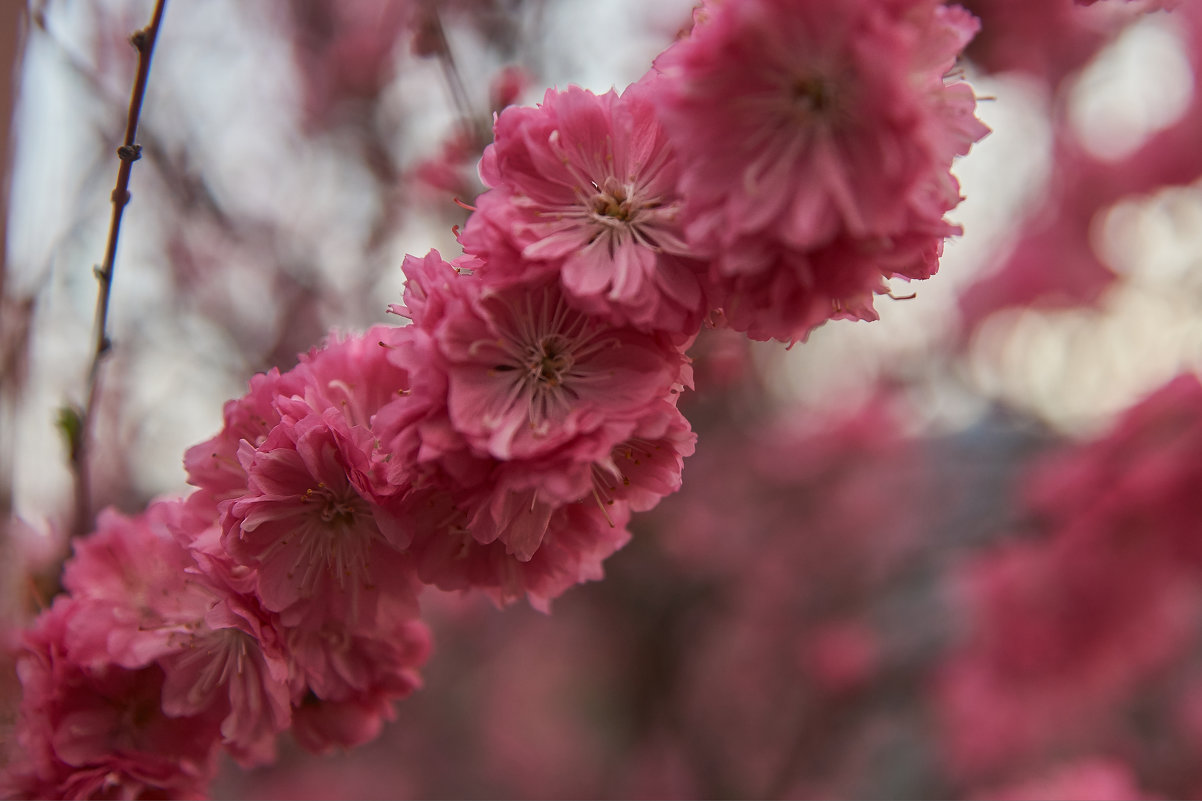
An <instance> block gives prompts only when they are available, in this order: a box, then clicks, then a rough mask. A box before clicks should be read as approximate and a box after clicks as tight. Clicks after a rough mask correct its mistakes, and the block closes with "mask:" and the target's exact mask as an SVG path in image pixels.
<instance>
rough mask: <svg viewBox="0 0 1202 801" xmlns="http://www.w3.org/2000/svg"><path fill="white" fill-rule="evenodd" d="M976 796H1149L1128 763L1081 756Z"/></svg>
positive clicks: (1093, 800) (1105, 800)
mask: <svg viewBox="0 0 1202 801" xmlns="http://www.w3.org/2000/svg"><path fill="white" fill-rule="evenodd" d="M974 797H976V798H982V799H985V798H991V799H997V801H1039V799H1045V798H1060V799H1064V801H1138V799H1143V798H1152V797H1154V796H1150V795H1149V794H1148V793H1146V792H1144V791H1143V790H1141V789H1140V786H1139V783H1138V782H1137V781H1136V778H1135V775H1134V773H1133V772H1132V770H1131V768H1130V766H1128V765H1125V764H1123V763H1122V762H1120V761H1118V760H1116V759H1106V758H1102V757H1097V758H1093V759H1082V760H1080V761H1077V762H1072V763H1069V764H1067V765H1060V766H1057V767H1056V768H1054V769H1052V770H1049V771H1046V772H1043V773H1042V775H1039V776H1035V777H1032V778H1028V779H1023V780H1020V781H1017V782H1014V783H1011V784H1007V785H1004V786H1001V787H995V788H992V789H990V790H988V791H987V792H983V793H980V794H978V795H975V796H974Z"/></svg>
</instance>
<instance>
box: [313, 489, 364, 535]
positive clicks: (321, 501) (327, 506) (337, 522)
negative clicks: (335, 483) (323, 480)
mask: <svg viewBox="0 0 1202 801" xmlns="http://www.w3.org/2000/svg"><path fill="white" fill-rule="evenodd" d="M304 502H305V503H306V504H311V505H313V506H314V507H316V509H315V511H316V512H317V517H318V518H319V519H320V520H321V522H322V523H325V524H326V526H327V527H328V528H336V529H347V528H350V527H352V526H353V525H355V519H356V517H357V516H358V515H360V514H361V513H363V512H366V511H367V507H366V504H365V502H364V501H363V499H362V498H360V497H359V493H357V492H355V490H354V489H353V488H351V487H349V486H348V487H347V490H346V491H345V492H343V493H341V494H339V493H336V492H334V491H333V490H332V489H330V488H329V487H328V486H326V485H325V484H318V485H317V486H316V487H313V488H311V489H307V490H305V496H304Z"/></svg>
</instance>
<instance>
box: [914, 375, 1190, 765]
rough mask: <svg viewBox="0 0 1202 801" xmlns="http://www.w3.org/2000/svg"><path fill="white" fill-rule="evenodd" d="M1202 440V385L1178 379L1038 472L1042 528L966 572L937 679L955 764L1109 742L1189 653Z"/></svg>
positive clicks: (1028, 502) (1035, 511)
mask: <svg viewBox="0 0 1202 801" xmlns="http://www.w3.org/2000/svg"><path fill="white" fill-rule="evenodd" d="M1199 442H1202V384H1200V383H1199V382H1198V379H1197V378H1196V377H1194V376H1182V377H1180V378H1177V379H1175V380H1174V381H1172V382H1170V383H1169V384H1167V385H1166V386H1165V387H1163V388H1162V389H1160V390H1159V391H1157V392H1156V393H1154V394H1153V395H1151V396H1150V397H1149V398H1147V399H1146V400H1144V401H1143V402H1141V403H1139V404H1137V405H1136V406H1135V407H1133V408H1132V409H1131V410H1129V411H1128V412H1127V414H1126V415H1124V417H1123V418H1122V419H1121V420H1120V421H1119V422H1118V423H1117V424H1116V425H1115V426H1114V428H1113V429H1112V430H1111V431H1110V432H1109V433H1107V434H1106V435H1105V436H1102V437H1100V438H1098V439H1097V440H1095V441H1093V442H1089V443H1086V444H1084V445H1081V446H1078V447H1074V448H1071V449H1066V450H1065V451H1064V452H1062V453H1059V454H1055V455H1053V456H1051V457H1048V458H1046V459H1044V460H1043V461H1042V462H1041V463H1040V464H1039V465H1037V466H1036V468H1035V469H1033V470H1031V472H1030V473H1029V474H1028V476H1027V482H1026V483H1027V487H1026V490H1025V496H1026V497H1025V504H1024V506H1025V508H1026V510H1027V512H1028V514H1029V518H1030V520H1031V525H1032V526H1033V527H1035V528H1036V530H1037V531H1039V532H1040V533H1041V534H1042V536H1041V537H1040V538H1039V539H1028V540H1025V541H1020V542H1017V543H1013V544H1010V545H1009V546H1007V547H1004V548H1000V549H997V550H994V551H992V552H987V553H984V554H981V555H979V556H977V557H976V558H975V559H974V560H973V561H972V562H971V563H970V564H969V565H968V566H967V568H966V569H965V570H964V572H963V573H962V578H963V582H962V589H963V590H964V593H965V594H964V596H963V597H962V598H961V599H960V600H961V601H962V602H963V603H962V608H963V609H964V610H965V612H966V614H967V616H968V619H967V621H966V622H967V623H968V624H969V625H970V626H971V632H972V633H971V636H970V638H969V640H968V642H967V643H965V645H964V646H963V647H962V648H961V649H960V650H959V652H957V653H954V654H953V655H952V656H951V658H950V659H949V660H948V662H947V664H946V665H945V666H944V668H943V670H942V673H941V675H940V678H939V687H938V691H937V693H938V695H937V697H938V699H939V704H940V714H941V716H942V718H943V722H944V726H945V734H946V741H945V742H946V745H945V754H946V756H947V758H948V762H949V767H950V769H951V770H952V772H953V773H954V774H956V775H958V776H960V777H979V776H982V775H996V774H997V772H998V771H1004V770H1006V769H1014V768H1015V767H1016V766H1020V765H1023V764H1025V761H1026V760H1029V759H1031V758H1032V757H1033V756H1035V755H1037V754H1039V753H1041V752H1043V750H1044V749H1046V748H1048V747H1049V746H1051V745H1052V744H1055V746H1056V747H1057V748H1058V749H1070V750H1072V751H1075V752H1078V753H1081V752H1091V751H1097V750H1099V749H1106V748H1110V747H1113V746H1114V745H1115V743H1114V737H1115V736H1116V735H1115V732H1116V730H1121V729H1120V728H1119V725H1118V724H1117V723H1116V721H1117V720H1118V719H1119V716H1121V715H1122V714H1124V710H1125V709H1127V708H1128V707H1129V706H1130V705H1131V704H1132V703H1133V699H1135V698H1137V697H1138V695H1139V693H1140V692H1141V688H1142V689H1146V688H1147V687H1148V685H1149V684H1150V683H1151V682H1152V681H1153V679H1154V678H1155V677H1156V676H1158V675H1161V672H1162V671H1163V670H1165V669H1167V668H1168V667H1169V666H1171V665H1172V664H1173V663H1174V661H1175V660H1180V659H1181V658H1183V656H1184V655H1186V654H1188V653H1189V648H1190V646H1191V644H1193V643H1194V642H1195V640H1196V632H1197V626H1198V622H1199V620H1200V619H1202V616H1200V614H1199V612H1198V609H1199V606H1200V603H1202V582H1199V564H1200V562H1199V559H1198V554H1199V551H1198V546H1197V531H1198V527H1199V525H1200V523H1202V512H1200V511H1199V509H1198V505H1197V500H1196V499H1197V495H1198V488H1199V487H1200V486H1202V468H1200V467H1199V465H1198V460H1197V458H1196V453H1197V450H1198V446H1199Z"/></svg>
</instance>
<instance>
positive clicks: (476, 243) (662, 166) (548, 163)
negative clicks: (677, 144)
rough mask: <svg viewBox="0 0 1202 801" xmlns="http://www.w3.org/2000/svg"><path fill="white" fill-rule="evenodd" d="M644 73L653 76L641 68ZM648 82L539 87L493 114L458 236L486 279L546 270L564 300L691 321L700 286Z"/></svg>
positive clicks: (685, 327)
mask: <svg viewBox="0 0 1202 801" xmlns="http://www.w3.org/2000/svg"><path fill="white" fill-rule="evenodd" d="M649 81H650V82H651V83H653V82H654V78H652V79H649ZM655 96H656V92H655V90H654V89H653V88H652V87H651V86H650V85H648V82H644V83H641V84H635V85H633V86H631V87H630V88H628V89H627V90H626V91H625V92H623V93H622V95H621V96H619V95H618V94H617V93H616V92H613V91H610V92H608V93H606V94H604V95H601V96H600V97H598V96H596V95H594V94H593V93H592V92H589V91H587V90H584V89H580V88H579V87H575V86H572V87H569V88H568V89H567V90H565V91H562V92H557V91H555V90H549V91H548V92H547V94H546V96H545V97H544V99H543V102H542V104H541V105H540V106H538V107H536V108H529V107H522V108H517V107H511V108H509V109H506V110H505V111H504V112H503V113H502V114H501V116H500V117H499V118H498V119H497V122H496V126H495V141H494V142H493V144H492V145H490V146H489V147H488V148H487V149H486V150H485V153H484V158H483V160H482V161H481V165H480V173H481V176H482V177H483V178H484V181H485V183H486V184H488V186H490V187H492V189H491V190H490V191H488V192H486V193H484V194H483V195H481V196H480V197H479V198H478V199H477V201H476V213H475V214H473V215H472V216H471V217H470V218H469V219H468V223H467V226H466V228H465V229H464V231H463V233H462V235H461V237H460V241H461V242H462V244H463V246H464V249H465V250H466V251H467V252H468V253H472V254H474V255H477V256H480V257H482V258H484V260H485V261H486V262H487V263H488V264H487V267H486V268H485V269H483V270H482V271H481V275H482V277H483V278H484V280H485V281H486V282H488V283H490V284H496V285H504V284H507V283H512V282H514V281H523V280H527V279H528V278H529V277H530V276H532V275H535V274H539V273H556V274H559V275H560V277H561V280H562V284H563V288H564V291H565V292H566V294H567V297H568V299H569V300H570V302H571V303H572V304H573V305H574V306H575V307H576V308H579V309H583V310H585V311H587V312H589V313H590V314H593V315H597V316H598V317H601V318H604V319H607V320H609V321H610V322H613V323H616V324H629V325H632V326H634V327H636V328H640V329H643V330H650V329H660V330H667V331H673V332H680V333H681V334H682V335H683V336H685V337H688V336H691V335H692V334H693V333H695V332H696V330H697V327H698V324H699V321H700V318H701V315H702V314H703V313H704V311H705V309H704V298H703V296H702V293H701V289H700V287H699V284H698V280H697V277H696V275H695V271H696V270H697V267H696V266H695V263H694V262H693V261H692V260H691V258H690V257H691V256H692V250H691V249H690V247H689V246H688V245H687V244H686V242H685V240H684V234H683V231H682V229H681V222H682V220H681V218H680V212H681V206H682V199H681V197H680V195H679V193H678V191H677V180H678V176H679V170H678V167H677V165H676V161H675V158H674V156H673V153H672V150H671V147H670V146H669V144H668V141H667V138H666V137H665V136H664V133H663V130H662V128H661V127H660V124H659V121H658V119H657V117H656V111H655Z"/></svg>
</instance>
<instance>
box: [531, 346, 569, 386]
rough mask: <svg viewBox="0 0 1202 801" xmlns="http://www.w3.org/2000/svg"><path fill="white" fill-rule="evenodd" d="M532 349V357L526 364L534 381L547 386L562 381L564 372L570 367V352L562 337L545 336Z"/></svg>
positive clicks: (558, 383)
mask: <svg viewBox="0 0 1202 801" xmlns="http://www.w3.org/2000/svg"><path fill="white" fill-rule="evenodd" d="M531 350H532V357H533V358H532V359H531V361H530V362H529V363H528V365H527V369H528V371H529V374H530V376H531V377H532V378H534V380H535V381H538V382H539V383H540V384H543V385H545V386H547V387H557V386H559V385H560V384H561V383H562V382H563V377H564V374H565V373H567V372H568V371H569V370H571V369H572V353H571V350H570V348H569V347H568V344H567V343H566V342H564V341H563V338H562V337H559V336H550V337H545V338H543V340H542V341H541V342H539V343H538V344H537V345H536V346H535V347H534V348H532V349H531Z"/></svg>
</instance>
